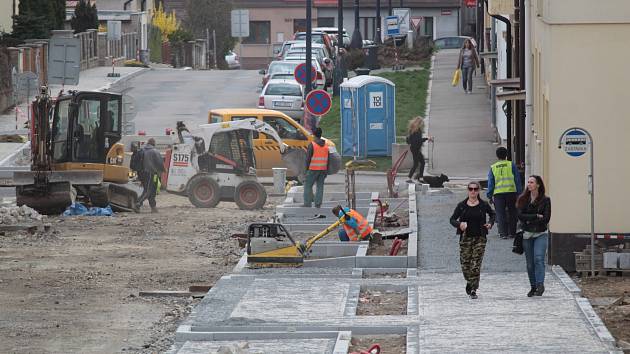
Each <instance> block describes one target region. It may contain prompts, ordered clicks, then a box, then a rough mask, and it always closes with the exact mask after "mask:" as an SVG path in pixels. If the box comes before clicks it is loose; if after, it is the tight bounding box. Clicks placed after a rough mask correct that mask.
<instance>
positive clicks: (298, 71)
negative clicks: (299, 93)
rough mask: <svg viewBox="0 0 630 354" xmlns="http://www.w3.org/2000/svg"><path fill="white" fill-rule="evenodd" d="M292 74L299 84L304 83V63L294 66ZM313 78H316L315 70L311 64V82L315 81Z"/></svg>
mask: <svg viewBox="0 0 630 354" xmlns="http://www.w3.org/2000/svg"><path fill="white" fill-rule="evenodd" d="M293 76H294V77H295V81H297V82H298V83H299V84H300V85H306V63H301V64H300V65H298V66H296V67H295V71H293ZM315 80H317V70H316V69H315V67H314V66H313V65H311V83H313V82H315Z"/></svg>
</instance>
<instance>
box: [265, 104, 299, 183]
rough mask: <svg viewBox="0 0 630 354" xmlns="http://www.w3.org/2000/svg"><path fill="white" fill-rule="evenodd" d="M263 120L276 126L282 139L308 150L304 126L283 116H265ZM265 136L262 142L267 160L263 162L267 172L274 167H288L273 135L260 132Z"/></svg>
mask: <svg viewBox="0 0 630 354" xmlns="http://www.w3.org/2000/svg"><path fill="white" fill-rule="evenodd" d="M263 121H264V122H265V123H267V124H269V125H270V126H271V127H272V128H274V129H275V130H276V131H277V132H278V135H279V136H280V138H281V139H282V141H283V142H284V143H285V144H287V145H289V146H290V147H292V148H302V149H304V150H306V148H307V147H308V144H309V140H308V137H307V135H306V134H305V132H304V131H303V130H302V127H300V126H298V125H296V124H295V122H294V121H289V120H287V119H286V118H285V117H283V116H271V115H267V116H263ZM260 135H261V137H263V138H264V140H263V144H262V148H263V149H262V151H264V154H265V161H264V162H262V163H261V164H262V168H263V169H265V170H268V171H266V172H267V173H269V172H271V168H273V167H286V165H285V163H284V161H282V156H280V146H278V143H276V141H275V140H273V139H272V138H271V137H268V136H266V135H265V134H260Z"/></svg>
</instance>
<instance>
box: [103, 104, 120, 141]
mask: <svg viewBox="0 0 630 354" xmlns="http://www.w3.org/2000/svg"><path fill="white" fill-rule="evenodd" d="M119 107H120V100H111V101H109V102H107V118H108V121H107V120H106V121H105V122H103V124H105V131H107V132H113V133H119V132H120V124H119V122H120V117H119V116H118V108H119Z"/></svg>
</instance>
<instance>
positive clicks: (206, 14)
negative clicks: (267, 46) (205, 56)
mask: <svg viewBox="0 0 630 354" xmlns="http://www.w3.org/2000/svg"><path fill="white" fill-rule="evenodd" d="M231 10H232V2H231V1H230V0H187V1H186V12H187V18H186V20H184V26H185V27H186V28H187V29H188V30H189V31H190V32H192V33H193V35H194V36H195V38H206V29H208V30H209V32H210V33H212V30H215V31H216V38H217V43H216V47H217V61H218V64H219V66H220V67H222V68H224V67H226V66H227V64H226V63H225V54H227V52H228V51H230V50H231V49H232V48H233V47H234V43H235V40H234V38H232V36H231V30H230V11H231ZM212 44H213V43H212V38H210V45H211V46H212Z"/></svg>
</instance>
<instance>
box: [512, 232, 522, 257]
mask: <svg viewBox="0 0 630 354" xmlns="http://www.w3.org/2000/svg"><path fill="white" fill-rule="evenodd" d="M524 251H525V250H524V249H523V231H519V232H517V233H516V235H515V236H514V243H513V244H512V252H514V253H516V254H523V252H524Z"/></svg>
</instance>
